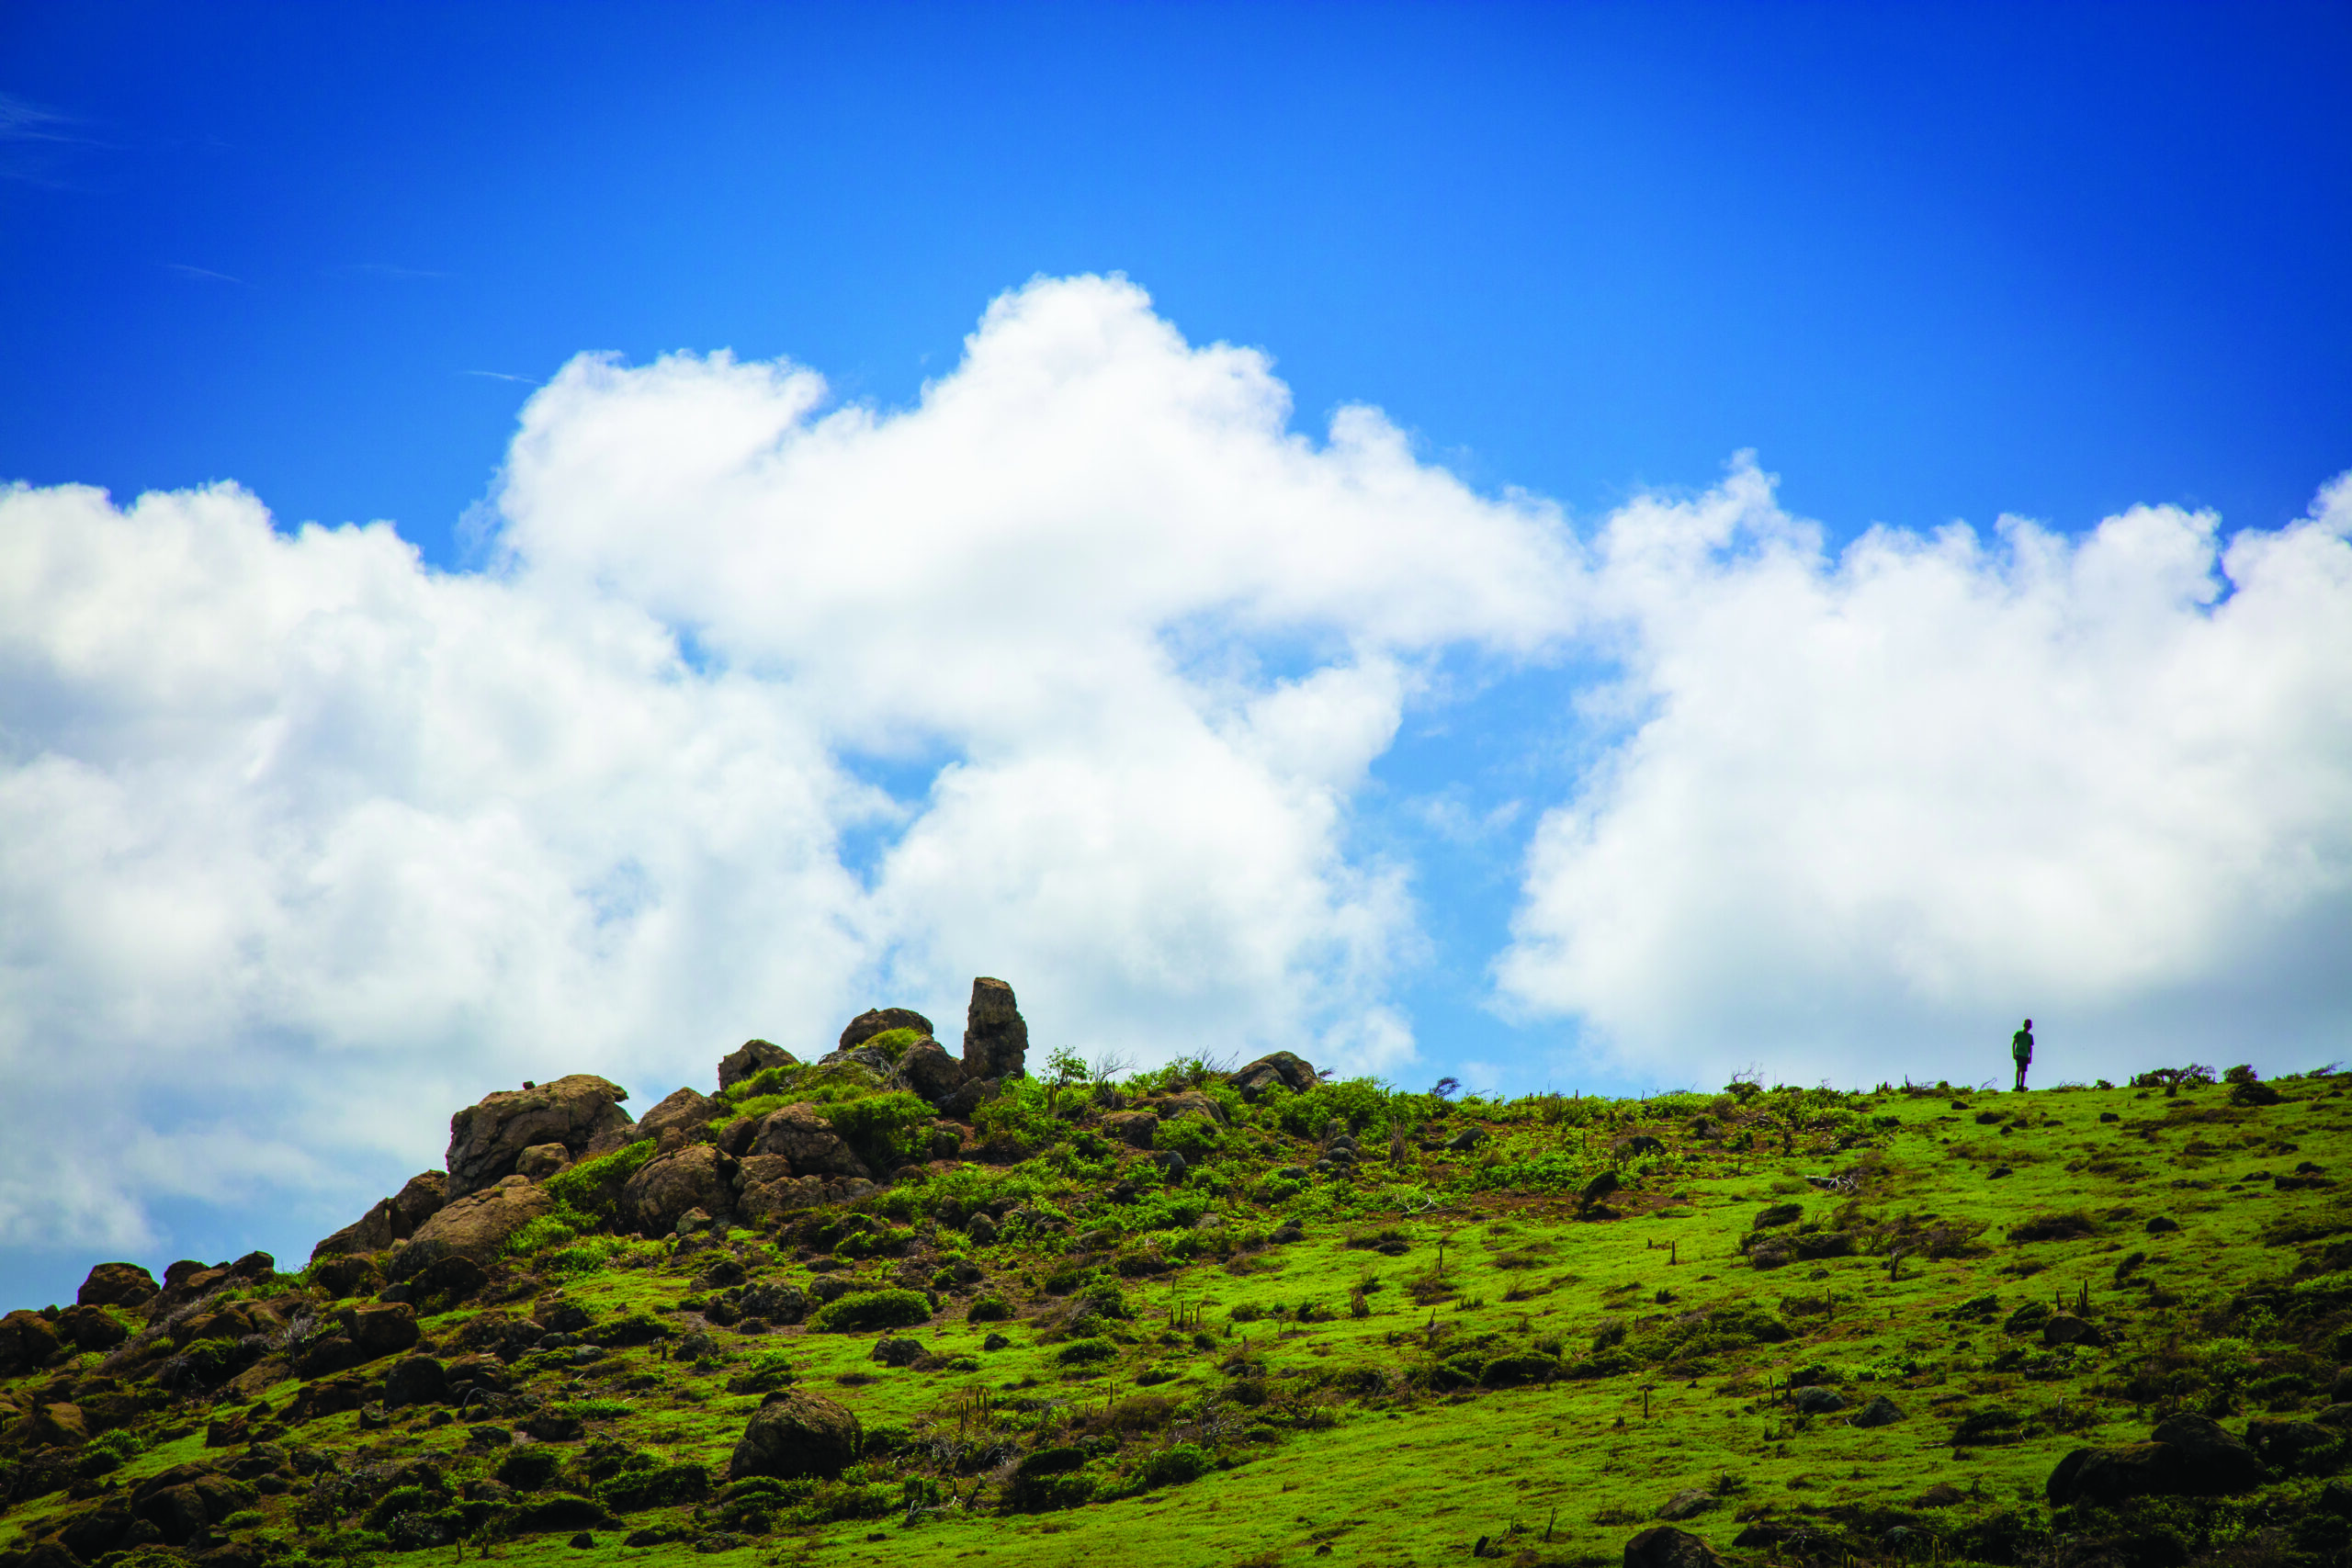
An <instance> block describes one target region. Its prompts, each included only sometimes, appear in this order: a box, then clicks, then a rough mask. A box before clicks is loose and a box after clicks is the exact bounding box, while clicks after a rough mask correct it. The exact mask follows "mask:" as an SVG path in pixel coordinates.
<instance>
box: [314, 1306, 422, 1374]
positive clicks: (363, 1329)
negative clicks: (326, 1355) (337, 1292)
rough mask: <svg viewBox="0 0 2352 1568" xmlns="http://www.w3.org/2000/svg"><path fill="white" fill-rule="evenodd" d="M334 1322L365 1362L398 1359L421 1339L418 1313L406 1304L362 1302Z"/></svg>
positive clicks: (341, 1313)
mask: <svg viewBox="0 0 2352 1568" xmlns="http://www.w3.org/2000/svg"><path fill="white" fill-rule="evenodd" d="M334 1321H335V1324H336V1325H337V1326H339V1327H340V1328H341V1329H342V1330H343V1333H344V1337H345V1338H347V1339H349V1340H350V1341H351V1346H352V1348H353V1349H354V1350H356V1351H357V1352H358V1357H357V1359H359V1360H362V1361H372V1360H374V1359H376V1358H377V1357H379V1356H392V1355H397V1354H399V1353H400V1352H401V1351H402V1350H405V1349H407V1348H409V1347H410V1346H412V1345H413V1344H415V1343H416V1339H417V1333H418V1330H417V1326H416V1309H415V1308H414V1307H413V1306H411V1305H409V1304H408V1303H406V1302H362V1303H359V1304H357V1305H356V1306H347V1307H345V1308H344V1309H343V1310H342V1311H340V1312H338V1313H336V1314H334Z"/></svg>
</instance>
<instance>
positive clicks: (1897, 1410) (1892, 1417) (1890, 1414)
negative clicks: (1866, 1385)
mask: <svg viewBox="0 0 2352 1568" xmlns="http://www.w3.org/2000/svg"><path fill="white" fill-rule="evenodd" d="M1902 1419H1903V1409H1902V1406H1900V1405H1898V1404H1895V1403H1894V1401H1893V1400H1891V1399H1889V1398H1887V1397H1886V1395H1884V1394H1883V1393H1882V1394H1880V1395H1879V1396H1878V1397H1877V1398H1875V1399H1873V1400H1871V1402H1870V1403H1869V1404H1865V1405H1863V1406H1862V1407H1861V1408H1860V1410H1857V1411H1855V1412H1854V1413H1853V1414H1852V1415H1851V1416H1847V1417H1846V1425H1847V1426H1849V1427H1892V1426H1894V1424H1895V1423H1896V1422H1897V1421H1900V1420H1902Z"/></svg>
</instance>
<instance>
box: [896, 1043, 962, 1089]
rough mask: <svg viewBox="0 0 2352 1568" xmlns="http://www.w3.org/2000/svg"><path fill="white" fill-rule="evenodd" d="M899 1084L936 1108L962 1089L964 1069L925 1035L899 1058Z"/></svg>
mask: <svg viewBox="0 0 2352 1568" xmlns="http://www.w3.org/2000/svg"><path fill="white" fill-rule="evenodd" d="M898 1078H899V1082H901V1083H903V1084H905V1085H906V1086H907V1087H908V1088H909V1089H912V1090H914V1092H915V1093H917V1094H919V1095H921V1096H922V1097H923V1099H925V1100H929V1101H930V1102H931V1103H932V1104H933V1105H934V1106H937V1105H941V1104H944V1103H945V1102H946V1101H947V1100H951V1099H953V1098H954V1097H955V1094H956V1090H957V1089H962V1088H963V1087H964V1065H963V1064H962V1063H961V1062H958V1061H957V1060H956V1058H955V1057H953V1056H951V1055H948V1054H947V1047H946V1046H944V1045H942V1044H941V1043H939V1042H938V1041H936V1040H933V1038H931V1036H929V1035H927V1034H926V1035H924V1036H923V1037H922V1039H921V1040H918V1041H916V1042H915V1043H913V1044H911V1045H910V1046H908V1047H907V1048H906V1049H905V1050H904V1051H902V1052H900V1053H899V1066H898Z"/></svg>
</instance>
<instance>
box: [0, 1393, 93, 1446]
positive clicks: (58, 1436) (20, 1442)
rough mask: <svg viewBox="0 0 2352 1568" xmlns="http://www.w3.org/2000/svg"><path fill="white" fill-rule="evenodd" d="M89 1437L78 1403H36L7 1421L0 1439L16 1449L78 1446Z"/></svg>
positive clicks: (88, 1430) (87, 1427)
mask: <svg viewBox="0 0 2352 1568" xmlns="http://www.w3.org/2000/svg"><path fill="white" fill-rule="evenodd" d="M89 1440H90V1428H89V1426H88V1424H87V1423H86V1422H85V1421H84V1420H83V1419H82V1407H81V1406H80V1405H78V1404H62V1403H61V1404H36V1405H34V1406H33V1407H32V1408H31V1409H30V1410H28V1411H26V1412H25V1413H24V1414H23V1415H22V1416H18V1417H17V1419H16V1420H15V1421H13V1422H11V1423H10V1424H9V1426H8V1427H7V1430H6V1432H5V1433H0V1441H5V1442H6V1443H7V1444H8V1445H9V1446H11V1447H13V1448H20V1449H31V1448H41V1449H78V1448H80V1447H81V1446H82V1445H83V1444H84V1443H86V1442H88V1441H89Z"/></svg>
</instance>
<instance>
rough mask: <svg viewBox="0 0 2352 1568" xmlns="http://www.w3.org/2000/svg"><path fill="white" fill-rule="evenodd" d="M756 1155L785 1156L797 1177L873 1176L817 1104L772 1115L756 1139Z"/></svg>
mask: <svg viewBox="0 0 2352 1568" xmlns="http://www.w3.org/2000/svg"><path fill="white" fill-rule="evenodd" d="M751 1152H752V1153H753V1154H755V1155H781V1156H784V1157H785V1158H786V1159H787V1160H789V1161H791V1162H792V1170H793V1174H794V1175H796V1176H861V1177H871V1176H872V1175H873V1172H871V1171H869V1170H867V1169H866V1168H865V1164H864V1163H863V1162H862V1161H860V1160H859V1159H858V1157H857V1156H856V1155H854V1154H853V1153H851V1152H850V1146H849V1145H847V1144H845V1143H843V1142H842V1135H841V1134H839V1133H836V1132H834V1131H833V1126H832V1123H831V1122H828V1121H826V1120H825V1118H824V1117H823V1116H822V1115H821V1114H820V1113H819V1111H818V1110H817V1108H816V1107H815V1106H813V1105H810V1104H808V1103H806V1102H803V1103H801V1104H798V1105H787V1106H786V1107H785V1108H784V1109H783V1110H781V1111H771V1112H769V1114H768V1116H767V1118H766V1120H764V1121H763V1122H761V1123H760V1130H759V1133H758V1134H757V1135H756V1136H754V1137H753V1138H752V1149H751Z"/></svg>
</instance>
